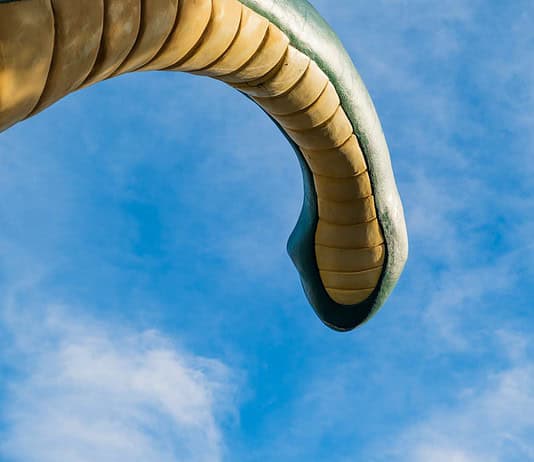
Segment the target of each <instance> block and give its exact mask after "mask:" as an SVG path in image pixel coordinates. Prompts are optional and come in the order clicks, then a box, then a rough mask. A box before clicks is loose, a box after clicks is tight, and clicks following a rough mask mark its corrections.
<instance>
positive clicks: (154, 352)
mask: <svg viewBox="0 0 534 462" xmlns="http://www.w3.org/2000/svg"><path fill="white" fill-rule="evenodd" d="M9 305H10V304H9V303H8V304H6V306H5V310H4V311H3V313H2V317H3V319H4V322H3V324H2V323H0V327H2V329H1V330H0V332H2V331H3V335H9V336H11V337H12V338H13V345H14V346H13V347H12V348H11V349H10V350H8V351H7V352H5V354H4V355H3V356H4V358H0V360H2V362H4V363H7V366H8V367H9V368H10V369H12V370H14V373H13V374H10V375H9V376H7V383H5V382H6V381H5V379H4V386H6V393H5V396H4V400H3V405H2V407H3V409H1V413H0V415H1V416H2V417H1V420H0V423H1V424H2V430H1V431H0V458H1V459H2V460H6V459H7V460H9V461H13V462H18V461H24V462H32V461H38V462H49V461H50V462H52V461H54V462H57V461H59V460H68V461H69V462H85V461H95V460H98V461H101V462H106V461H114V462H115V461H121V460H128V461H143V462H150V461H158V462H161V461H163V462H174V461H191V462H193V461H194V462H197V461H198V462H216V461H219V460H222V454H223V452H224V444H223V438H222V430H221V425H222V424H221V420H220V419H223V418H225V416H227V415H228V414H230V413H232V412H233V408H234V406H233V392H232V389H233V388H232V378H231V374H230V371H229V370H228V368H227V367H225V365H224V364H222V363H221V362H220V361H217V360H212V359H206V358H203V357H198V356H193V355H189V354H186V353H184V352H183V351H180V350H179V349H177V348H176V346H175V345H173V344H172V343H171V342H170V341H169V340H168V339H166V338H165V337H163V336H162V335H160V334H158V333H157V332H153V331H147V332H133V331H131V330H128V329H126V328H123V327H120V326H104V325H102V324H101V323H97V322H96V321H92V320H89V319H86V318H78V317H74V316H67V315H65V313H67V311H69V312H72V308H67V307H63V308H57V307H56V308H54V307H46V306H43V307H42V310H43V314H42V315H39V311H38V310H30V311H24V310H23V311H22V312H21V311H20V308H19V307H14V306H9ZM14 308H15V309H14ZM14 313H16V314H14Z"/></svg>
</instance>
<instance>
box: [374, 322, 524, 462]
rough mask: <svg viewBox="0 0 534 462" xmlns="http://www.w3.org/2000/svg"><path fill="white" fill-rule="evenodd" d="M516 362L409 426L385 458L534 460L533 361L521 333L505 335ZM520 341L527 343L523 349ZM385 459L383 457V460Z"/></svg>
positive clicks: (470, 461) (489, 461) (494, 461)
mask: <svg viewBox="0 0 534 462" xmlns="http://www.w3.org/2000/svg"><path fill="white" fill-rule="evenodd" d="M501 341H502V343H501V347H502V348H503V349H505V350H507V351H508V352H509V353H510V358H511V362H510V363H509V364H508V365H507V367H505V368H503V369H501V370H495V371H494V372H490V373H488V374H487V375H486V376H485V377H483V379H482V380H481V383H479V384H477V385H473V386H467V387H465V388H464V389H463V390H461V391H460V393H459V395H458V397H457V402H456V403H455V404H454V405H452V406H438V405H436V409H433V410H431V411H430V413H429V415H428V416H426V417H425V418H424V419H422V420H421V421H420V422H418V423H416V424H415V425H413V426H411V427H410V428H409V429H407V430H406V431H405V432H404V433H403V434H402V435H401V436H400V437H399V439H398V441H397V442H396V443H394V444H393V445H392V450H391V451H388V450H386V451H385V454H384V456H383V460H395V461H407V462H408V461H410V462H441V461H454V462H479V461H487V462H516V461H517V462H520V461H526V460H532V459H534V442H533V441H532V434H533V432H534V362H533V361H532V360H530V359H528V356H525V353H526V352H525V350H524V346H525V342H527V341H528V340H527V339H526V338H524V337H522V336H521V335H518V334H514V333H511V332H506V333H505V332H502V333H501ZM518 345H522V347H520V348H518ZM379 460H382V458H379Z"/></svg>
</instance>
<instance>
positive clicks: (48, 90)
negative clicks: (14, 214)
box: [0, 0, 385, 305]
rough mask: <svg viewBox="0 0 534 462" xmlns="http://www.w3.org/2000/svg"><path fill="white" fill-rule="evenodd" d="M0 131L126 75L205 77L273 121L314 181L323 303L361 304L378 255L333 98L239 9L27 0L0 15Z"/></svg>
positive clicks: (274, 36)
mask: <svg viewBox="0 0 534 462" xmlns="http://www.w3.org/2000/svg"><path fill="white" fill-rule="evenodd" d="M1 8H2V15H1V16H0V48H1V51H2V53H1V54H0V130H2V129H5V128H7V127H8V126H10V125H12V124H13V123H16V122H17V121H19V120H22V119H24V118H25V117H28V116H29V115H31V114H33V113H35V112H38V111H39V110H41V109H44V108H45V107H46V106H48V105H50V104H52V103H53V102H54V101H56V100H57V99H59V98H61V97H62V96H64V95H65V94H66V93H69V92H71V91H74V90H76V89H78V88H80V87H82V86H84V85H88V84H90V83H94V82H97V81H99V80H101V79H104V78H107V77H110V76H113V75H118V74H121V73H124V72H129V71H133V70H152V69H170V70H179V71H187V72H193V73H195V74H200V75H207V76H211V77H215V78H217V79H219V80H222V81H224V82H227V83H228V84H230V85H232V86H234V87H235V88H237V89H239V90H240V91H242V92H244V93H246V94H248V95H249V96H251V97H252V98H253V99H254V100H255V101H256V102H257V103H258V104H259V105H260V106H262V107H263V108H264V109H265V110H266V111H267V112H268V113H269V114H271V115H272V116H273V118H274V119H276V120H277V121H278V122H279V123H280V125H281V126H282V127H283V128H284V130H285V131H286V132H287V134H288V135H289V136H290V138H291V139H292V140H293V141H294V142H295V143H296V144H297V145H298V146H299V147H300V148H301V151H302V153H303V155H304V157H305V159H306V161H307V163H308V165H309V167H310V169H311V171H312V173H313V176H314V181H315V188H316V191H317V198H318V209H319V222H318V226H317V230H316V235H315V238H316V245H315V251H316V257H317V266H318V268H319V271H320V275H321V279H322V281H323V283H324V286H325V288H326V290H327V292H328V293H329V295H330V296H331V297H332V299H333V300H335V301H336V302H338V303H340V304H344V305H351V304H355V303H358V302H361V301H363V300H365V299H366V298H367V297H368V296H369V295H370V294H371V293H372V291H373V290H374V289H375V287H376V285H377V284H378V281H379V278H380V276H381V274H382V269H383V266H384V259H385V246H384V239H383V235H382V230H381V228H380V225H379V223H378V220H377V217H376V208H375V204H374V198H373V191H372V187H371V183H370V180H369V174H368V172H367V166H366V163H365V159H364V157H363V154H362V151H361V149H360V146H359V143H358V140H357V138H356V136H355V135H354V129H353V127H352V124H351V122H350V121H349V119H348V117H347V115H346V113H345V111H344V110H343V108H342V106H341V104H340V100H339V97H338V95H337V92H336V90H335V88H334V86H333V85H332V83H331V82H330V81H329V79H328V77H327V76H326V75H325V74H324V72H322V71H321V69H320V68H319V67H318V66H317V64H316V63H315V62H313V61H312V60H310V58H308V57H307V56H306V55H305V54H303V53H301V52H300V51H298V50H297V49H296V48H294V47H293V46H291V45H290V43H289V39H288V37H287V36H286V35H285V34H284V33H283V32H282V31H280V29H278V28H277V27H276V26H275V25H274V24H272V23H269V22H268V21H267V20H266V19H265V18H263V17H262V16H260V15H259V14H257V13H255V12H253V11H252V10H250V9H249V8H247V7H245V6H243V5H242V4H241V3H240V2H239V1H237V0H77V1H74V0H26V1H24V2H20V3H19V2H17V3H12V4H5V5H2V6H1Z"/></svg>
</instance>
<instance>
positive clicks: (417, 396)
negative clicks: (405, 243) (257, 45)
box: [0, 0, 534, 462]
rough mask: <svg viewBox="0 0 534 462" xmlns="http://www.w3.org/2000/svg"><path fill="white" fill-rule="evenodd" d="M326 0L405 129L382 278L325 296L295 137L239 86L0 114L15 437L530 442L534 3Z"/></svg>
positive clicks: (1, 246)
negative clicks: (367, 303)
mask: <svg viewBox="0 0 534 462" xmlns="http://www.w3.org/2000/svg"><path fill="white" fill-rule="evenodd" d="M313 3H314V5H315V6H316V7H317V8H318V9H319V10H320V12H321V13H322V14H323V15H324V16H325V17H326V18H327V20H328V21H329V22H330V23H331V25H332V26H333V28H334V29H335V30H336V31H337V32H338V33H339V35H340V37H341V39H342V41H343V42H344V43H345V45H346V47H347V49H348V50H349V52H350V54H351V56H352V57H353V59H354V61H355V63H356V66H357V67H358V69H359V71H360V73H361V74H362V77H363V79H364V81H365V82H366V84H367V86H368V88H369V91H370V93H371V95H372V97H373V99H374V101H375V104H376V106H377V110H378V113H379V115H380V118H381V121H382V124H383V126H384V130H385V133H386V137H387V139H388V142H389V146H390V150H391V153H392V160H393V164H394V168H395V172H396V176H397V180H398V184H399V189H400V192H401V195H402V198H403V201H404V206H405V212H406V217H407V223H408V228H409V234H410V244H411V254H410V259H409V262H408V264H407V267H406V270H405V273H404V275H403V277H402V279H401V281H400V283H399V285H398V287H397V289H396V290H395V292H394V293H393V295H392V297H391V299H390V300H389V301H388V303H387V304H386V305H385V306H384V308H383V309H382V310H381V311H380V313H379V314H378V315H377V316H376V317H375V318H373V320H372V321H371V322H369V323H368V324H366V325H365V326H364V327H362V328H360V329H358V330H356V331H354V332H351V333H349V334H339V333H335V332H332V331H330V330H328V329H327V328H325V327H324V326H323V325H322V324H321V323H320V322H319V320H318V319H317V318H316V317H315V315H314V314H313V312H312V309H311V308H310V307H309V306H308V304H307V302H306V300H305V298H304V295H303V292H302V290H301V288H300V284H299V281H298V277H297V274H296V271H295V270H294V268H293V267H292V265H291V263H290V260H289V257H288V256H287V255H286V254H285V244H286V241H287V237H288V236H289V233H290V232H291V229H292V227H293V225H294V223H295V222H296V218H297V216H298V212H299V209H300V204H301V196H302V191H301V188H302V184H301V179H300V172H299V168H298V165H297V162H296V159H295V158H294V154H293V153H292V152H291V149H290V147H289V146H288V145H287V143H286V142H285V140H284V138H283V136H282V135H281V134H280V133H279V132H277V129H276V128H275V127H274V126H273V125H272V123H271V122H270V121H269V120H267V118H266V117H265V116H264V115H263V114H262V113H261V111H259V110H258V109H257V108H256V107H254V105H253V104H251V103H250V102H249V101H247V100H245V99H244V98H243V97H241V96H240V95H239V94H237V93H236V92H235V91H233V90H232V89H230V88H228V87H225V86H224V85H222V84H220V83H218V82H215V81H212V80H209V79H204V78H199V77H194V76H189V75H182V74H174V73H145V74H137V75H128V76H123V77H120V78H117V79H114V80H111V81H108V82H105V83H101V84H98V85H96V86H94V87H92V88H89V89H86V90H83V91H81V92H78V93H76V94H74V95H71V96H69V97H67V98H65V99H64V100H62V101H61V102H60V103H58V104H56V105H55V106H53V107H52V108H50V109H49V110H48V111H46V112H44V113H43V114H41V115H39V116H38V117H35V118H33V119H31V120H28V121H26V122H24V123H21V124H19V125H17V126H15V127H14V128H13V129H11V130H9V131H7V132H5V133H3V134H1V135H0V154H1V155H0V197H1V198H2V200H0V376H1V380H0V460H2V461H6V462H33V461H36V462H37V461H38V462H52V461H54V462H56V461H59V460H68V461H70V462H85V461H94V460H98V461H101V462H108V461H113V462H116V461H122V460H124V461H126V460H128V461H143V462H152V461H158V462H175V461H185V462H193V461H194V462H219V461H234V460H239V461H243V462H256V461H262V462H263V461H266V460H267V461H271V460H273V461H275V460H276V461H278V460H282V461H288V462H292V461H303V460H306V461H310V462H313V461H324V460H329V461H332V462H348V461H359V460H364V461H369V462H382V461H394V462H404V461H406V462H408V461H409V462H445V461H446V462H481V461H484V462H501V461H506V462H515V461H521V462H524V461H527V460H534V438H533V437H532V435H533V434H534V344H533V341H532V332H533V328H534V316H533V314H532V311H531V308H532V301H531V300H532V298H533V296H534V285H533V284H532V280H533V277H534V266H533V264H532V261H533V258H534V247H533V244H532V236H533V235H534V180H533V178H534V161H533V160H532V159H533V158H532V151H533V148H534V137H533V135H532V126H533V123H534V117H533V114H534V113H533V111H532V108H533V107H534V105H533V103H534V77H533V76H534V72H533V70H534V61H533V58H532V53H531V50H532V47H533V45H534V32H532V30H533V29H532V24H533V23H534V5H533V4H532V2H529V1H526V0H525V1H523V0H517V1H515V2H505V1H497V0H493V1H481V0H469V1H467V0H450V1H448V2H436V1H430V2H429V1H423V0H411V1H409V2H408V1H404V0H394V1H391V0H387V1H386V0H372V1H371V0H361V1H359V2H357V5H355V4H354V2H353V0H337V1H336V2H331V1H328V0H316V1H314V2H313Z"/></svg>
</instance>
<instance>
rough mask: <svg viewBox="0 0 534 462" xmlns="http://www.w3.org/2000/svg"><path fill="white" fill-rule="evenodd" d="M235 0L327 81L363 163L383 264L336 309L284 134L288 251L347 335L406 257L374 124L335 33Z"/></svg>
mask: <svg viewBox="0 0 534 462" xmlns="http://www.w3.org/2000/svg"><path fill="white" fill-rule="evenodd" d="M14 1H24V0H0V3H10V2H14ZM240 1H241V3H243V4H244V5H246V6H248V7H249V8H251V9H252V10H254V11H255V12H257V13H258V14H260V15H262V16H263V17H265V18H267V19H268V20H270V21H271V22H272V23H274V24H275V25H276V26H278V27H279V28H280V29H281V30H282V31H284V32H285V33H286V34H287V36H288V37H289V38H290V41H291V45H293V46H294V47H295V48H297V49H298V50H299V51H301V52H303V53H305V54H306V55H308V56H309V57H310V58H311V59H313V60H314V61H315V62H316V63H317V65H318V66H319V67H320V68H321V69H322V70H323V72H325V74H326V75H327V76H328V77H329V78H330V80H331V82H332V84H333V85H334V87H335V89H336V90H337V93H338V95H339V97H340V100H341V104H342V107H343V109H344V111H345V113H346V114H347V116H348V117H349V120H350V121H351V123H352V125H353V127H354V132H355V134H356V136H357V138H358V140H359V142H360V146H361V148H362V151H363V154H364V156H365V159H366V161H367V165H368V169H369V174H370V178H371V184H372V186H373V192H374V196H375V204H376V209H377V216H378V221H379V223H380V225H381V227H382V231H383V234H384V238H385V244H386V262H385V267H384V271H383V273H382V276H381V279H380V281H379V283H378V285H377V287H376V289H375V291H374V292H373V293H372V294H371V296H370V297H369V298H368V299H367V300H365V301H364V302H362V303H358V304H355V305H340V304H338V303H336V302H335V301H333V300H332V299H331V298H330V296H329V295H328V294H327V292H326V290H325V288H324V286H323V283H322V281H321V278H320V274H319V269H318V267H317V261H316V256H315V231H316V228H317V222H318V208H317V194H316V191H315V187H314V182H313V176H312V173H311V171H310V169H309V167H308V165H307V163H306V161H305V160H304V157H303V155H302V153H301V151H300V149H299V147H298V146H297V145H296V144H295V143H294V142H293V141H292V140H291V139H289V137H288V136H287V135H286V138H287V139H288V141H289V143H290V144H291V145H292V147H293V149H294V150H295V152H296V154H297V158H298V160H299V163H300V166H301V169H302V174H303V180H304V203H303V207H302V211H301V214H300V217H299V219H298V222H297V225H296V227H295V229H294V230H293V232H292V234H291V236H290V238H289V242H288V245H287V249H288V253H289V255H290V256H291V259H292V260H293V263H294V264H295V266H296V268H297V270H298V271H299V273H300V277H301V281H302V285H303V287H304V291H305V293H306V296H307V297H308V300H309V301H310V303H311V305H312V306H313V308H314V310H315V312H316V313H317V315H318V316H319V318H320V319H321V320H322V321H323V322H324V323H325V324H326V325H327V326H329V327H331V328H332V329H335V330H338V331H349V330H351V329H354V328H355V327H357V326H359V325H360V324H362V323H364V322H366V321H367V320H369V319H370V318H371V317H372V316H373V315H374V314H375V313H376V312H377V311H378V309H379V308H380V307H381V306H382V304H383V303H384V302H385V301H386V299H387V298H388V296H389V295H390V293H391V291H392V290H393V288H394V287H395V285H396V283H397V281H398V279H399V277H400V274H401V272H402V270H403V267H404V264H405V262H406V259H407V256H408V237H407V232H406V225H405V221H404V213H403V209H402V204H401V201H400V198H399V194H398V192H397V187H396V184H395V179H394V176H393V170H392V167H391V162H390V157H389V151H388V147H387V144H386V140H385V138H384V135H383V132H382V128H381V125H380V121H379V119H378V116H377V114H376V111H375V108H374V106H373V103H372V101H371V98H370V96H369V94H368V92H367V90H366V88H365V85H364V84H363V82H362V80H361V78H360V76H359V74H358V72H357V71H356V69H355V68H354V65H353V63H352V60H351V59H350V57H349V55H348V54H347V52H346V50H345V49H344V47H343V45H342V44H341V42H340V41H339V39H338V37H337V35H336V34H335V32H334V31H333V30H332V29H331V28H330V26H329V25H328V24H327V23H326V22H325V21H324V20H323V18H322V17H321V16H320V15H319V13H318V12H317V11H316V10H315V9H314V8H313V6H312V5H311V4H310V3H308V2H307V1H306V0H240ZM273 122H274V123H275V124H276V122H275V121H274V120H273ZM277 125H278V124H277ZM278 127H279V128H280V130H281V131H282V133H284V134H285V132H284V130H283V129H282V128H281V127H280V126H279V125H278Z"/></svg>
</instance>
